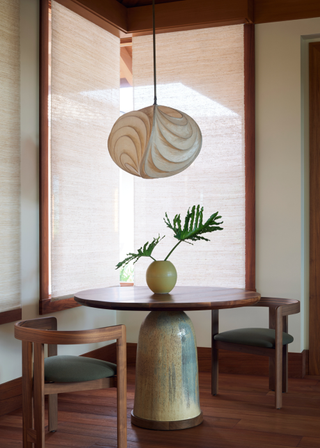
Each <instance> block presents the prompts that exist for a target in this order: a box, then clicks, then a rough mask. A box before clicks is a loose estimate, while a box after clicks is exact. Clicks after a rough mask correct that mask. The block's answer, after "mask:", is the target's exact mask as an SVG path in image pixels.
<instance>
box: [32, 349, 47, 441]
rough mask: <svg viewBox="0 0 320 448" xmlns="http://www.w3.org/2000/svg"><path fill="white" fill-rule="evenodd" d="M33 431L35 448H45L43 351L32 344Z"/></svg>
mask: <svg viewBox="0 0 320 448" xmlns="http://www.w3.org/2000/svg"><path fill="white" fill-rule="evenodd" d="M33 391H34V393H33V396H34V401H33V404H34V429H35V431H36V443H35V448H45V437H44V350H43V344H38V343H37V344H36V343H35V344H34V386H33Z"/></svg>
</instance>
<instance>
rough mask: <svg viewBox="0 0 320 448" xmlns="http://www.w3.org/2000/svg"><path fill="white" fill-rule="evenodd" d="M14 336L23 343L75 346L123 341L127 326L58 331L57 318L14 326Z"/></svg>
mask: <svg viewBox="0 0 320 448" xmlns="http://www.w3.org/2000/svg"><path fill="white" fill-rule="evenodd" d="M14 334H15V337H16V338H17V339H20V340H21V341H28V342H34V343H41V344H57V345H74V344H90V343H95V342H104V341H110V340H113V339H117V340H123V337H125V326H124V325H114V326H111V327H103V328H96V329H94V330H78V331H58V330H57V320H56V318H55V317H42V318H38V319H31V320H22V321H20V322H17V323H16V324H15V326H14Z"/></svg>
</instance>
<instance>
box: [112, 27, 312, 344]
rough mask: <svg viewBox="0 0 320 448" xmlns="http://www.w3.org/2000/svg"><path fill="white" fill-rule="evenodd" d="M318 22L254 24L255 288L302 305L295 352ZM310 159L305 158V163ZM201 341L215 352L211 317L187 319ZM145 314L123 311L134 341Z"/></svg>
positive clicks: (245, 315)
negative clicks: (311, 55) (305, 61)
mask: <svg viewBox="0 0 320 448" xmlns="http://www.w3.org/2000/svg"><path fill="white" fill-rule="evenodd" d="M317 33H320V18H316V19H307V20H296V21H287V22H277V23H268V24H262V25H257V26H256V242H257V244H256V256H257V259H256V287H257V291H259V292H260V293H261V294H262V295H264V296H271V297H272V296H273V297H284V298H293V299H298V300H300V301H301V313H300V314H299V315H295V316H292V317H290V318H289V328H290V332H291V333H292V334H293V336H294V338H295V340H294V342H293V343H292V344H291V345H290V346H289V350H290V351H292V352H300V351H302V350H303V349H305V348H308V337H307V335H308V248H307V244H308V234H307V228H308V225H307V224H308V223H307V221H306V222H305V220H307V215H306V214H305V209H306V211H307V201H305V200H304V199H305V197H304V195H305V194H307V191H306V192H305V191H304V190H305V183H306V184H307V181H308V178H307V176H305V172H306V170H307V168H308V167H307V166H306V167H305V160H304V159H305V154H304V153H303V148H304V145H303V135H302V131H301V129H302V127H301V125H302V118H303V117H302V113H301V108H302V104H301V90H302V86H301V82H302V80H301V36H304V39H308V36H312V37H313V38H314V37H315V36H314V35H316V34H317ZM306 155H307V154H306ZM306 159H307V157H306ZM189 314H190V317H191V318H192V320H193V323H194V327H195V331H196V335H197V343H198V345H199V346H207V347H209V346H210V313H209V312H192V313H189ZM144 316H145V313H141V314H140V313H132V312H131V313H130V312H118V313H117V319H118V320H121V322H123V323H125V324H126V325H127V337H128V340H129V341H131V342H136V341H137V338H138V332H139V326H140V323H141V321H142V320H143V318H144ZM220 316H221V318H220V323H221V325H220V327H221V330H227V329H231V328H237V327H238V326H251V327H252V326H259V325H267V312H266V310H263V309H252V308H243V309H234V310H227V311H221V312H220Z"/></svg>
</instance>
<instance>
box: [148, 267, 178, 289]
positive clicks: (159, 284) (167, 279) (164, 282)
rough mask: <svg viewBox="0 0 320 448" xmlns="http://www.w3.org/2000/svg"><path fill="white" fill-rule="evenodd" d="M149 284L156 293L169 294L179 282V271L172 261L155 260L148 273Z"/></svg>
mask: <svg viewBox="0 0 320 448" xmlns="http://www.w3.org/2000/svg"><path fill="white" fill-rule="evenodd" d="M146 280H147V285H148V286H149V288H150V289H151V291H152V292H154V293H155V294H167V293H168V292H170V291H171V290H172V289H173V288H174V286H175V284H176V282H177V271H176V268H175V267H174V265H173V264H172V263H171V261H163V260H162V261H154V262H152V263H151V264H150V266H149V267H148V269H147V273H146Z"/></svg>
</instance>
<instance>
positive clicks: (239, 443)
mask: <svg viewBox="0 0 320 448" xmlns="http://www.w3.org/2000/svg"><path fill="white" fill-rule="evenodd" d="M115 394H116V392H115V390H114V389H109V390H105V391H101V390H100V391H94V392H81V393H74V394H64V395H60V398H59V428H58V431H57V432H56V433H53V434H47V435H46V447H51V448H58V447H59V448H61V447H62V448H63V447H68V448H71V447H77V448H80V447H86V448H89V447H90V448H96V447H100V448H109V447H116V395H115ZM133 396H134V370H133V369H130V370H129V373H128V448H140V447H141V448H160V447H161V448H177V447H180V446H181V447H183V448H188V447H190V448H191V447H192V448H200V447H201V448H202V447H203V448H231V447H232V448H271V447H272V448H291V447H304V448H320V378H311V377H308V378H306V379H303V380H301V379H289V393H288V394H285V395H284V398H283V408H282V409H281V410H278V411H277V410H276V409H274V394H273V392H269V391H268V379H267V378H266V377H250V376H238V375H220V391H219V395H217V396H216V397H212V396H211V395H210V374H209V373H202V374H200V403H201V408H202V411H203V414H204V422H203V423H202V425H200V426H198V427H196V428H192V429H187V430H183V431H168V432H164V431H149V430H145V429H141V428H137V427H134V426H132V425H131V422H130V412H131V409H132V407H133ZM21 433H22V430H21V411H16V412H13V413H11V414H8V415H6V416H3V417H0V448H16V447H22V443H21Z"/></svg>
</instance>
